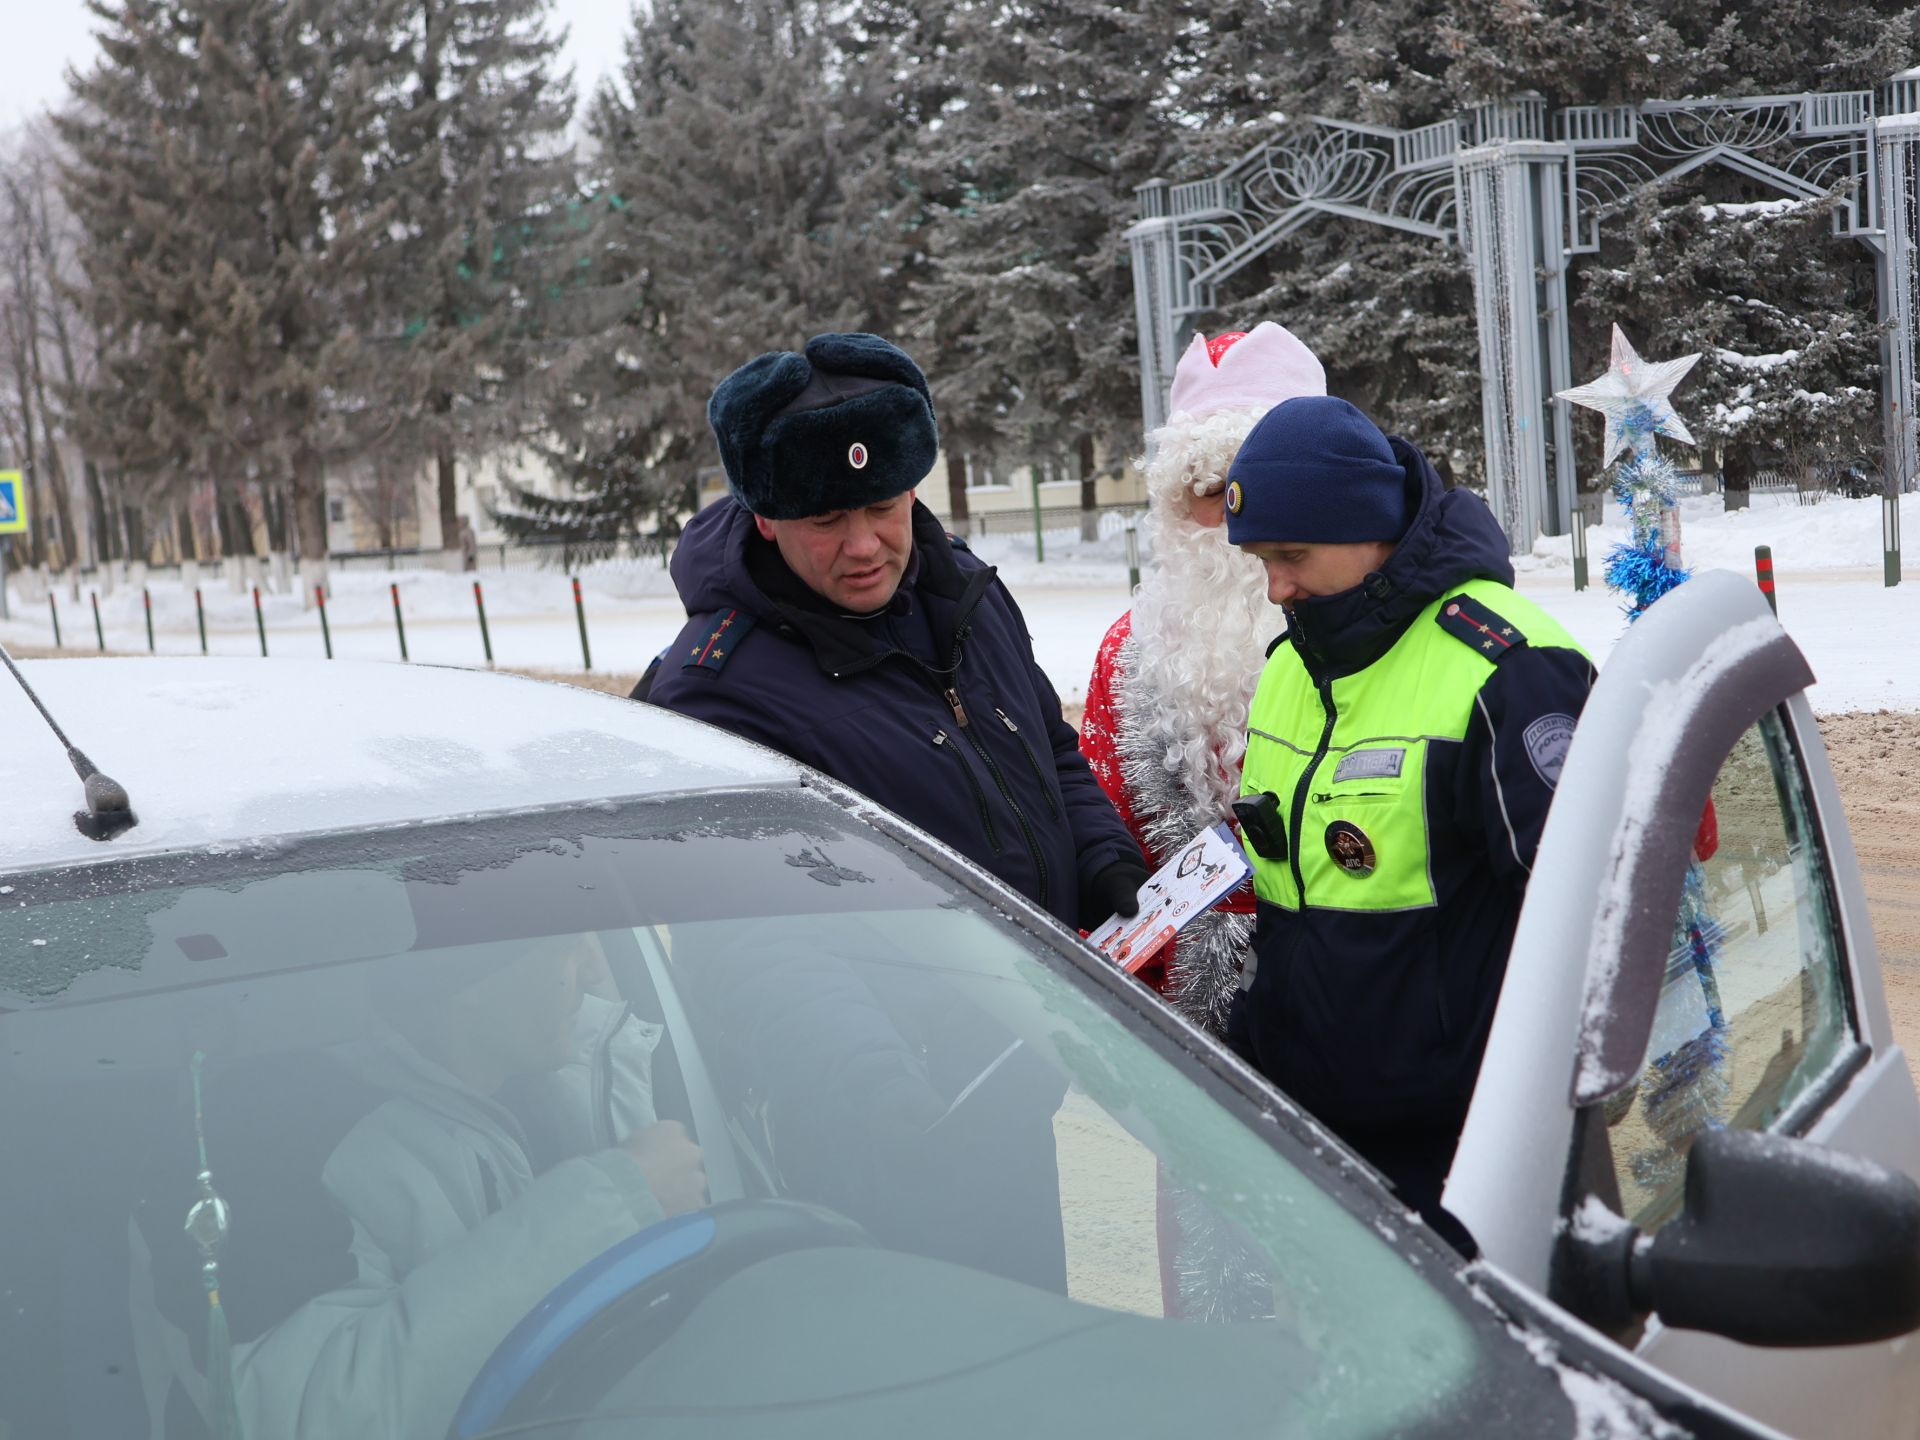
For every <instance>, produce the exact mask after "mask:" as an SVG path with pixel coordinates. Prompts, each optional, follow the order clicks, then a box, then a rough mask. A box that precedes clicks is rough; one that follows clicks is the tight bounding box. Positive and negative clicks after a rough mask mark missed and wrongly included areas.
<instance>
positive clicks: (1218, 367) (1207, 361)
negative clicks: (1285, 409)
mask: <svg viewBox="0 0 1920 1440" xmlns="http://www.w3.org/2000/svg"><path fill="white" fill-rule="evenodd" d="M1326 393H1327V372H1326V369H1325V367H1324V366H1322V365H1321V364H1320V361H1319V360H1318V359H1316V358H1315V356H1314V353H1313V352H1312V351H1311V350H1309V349H1308V348H1307V347H1306V346H1305V345H1304V344H1302V343H1301V341H1300V338H1299V337H1298V336H1297V335H1295V334H1294V333H1293V332H1292V331H1291V330H1289V329H1287V328H1286V326H1284V325H1276V324H1274V323H1273V322H1272V321H1271V320H1263V321H1262V322H1261V323H1260V324H1258V325H1256V326H1254V327H1253V329H1252V330H1250V331H1247V332H1245V333H1241V332H1239V331H1232V332H1229V333H1228V334H1225V335H1220V336H1217V337H1215V338H1214V339H1213V340H1208V339H1207V337H1206V336H1204V335H1202V334H1200V333H1199V332H1198V331H1195V332H1194V337H1193V343H1192V344H1190V345H1188V346H1187V353H1186V354H1184V355H1182V356H1181V357H1180V363H1179V365H1177V366H1176V367H1174V372H1173V393H1172V394H1171V395H1170V396H1169V397H1168V407H1167V408H1168V409H1169V411H1171V412H1172V413H1174V414H1178V413H1179V412H1181V411H1185V412H1186V413H1187V414H1188V415H1191V416H1193V417H1194V418H1195V419H1199V418H1201V417H1202V416H1206V415H1212V414H1215V413H1217V412H1219V411H1221V410H1258V411H1260V412H1261V413H1262V414H1264V413H1265V412H1267V411H1268V410H1271V409H1272V408H1273V407H1274V406H1276V405H1278V404H1279V403H1280V402H1281V401H1282V400H1293V399H1297V398H1299V397H1300V396H1302V395H1324V394H1326Z"/></svg>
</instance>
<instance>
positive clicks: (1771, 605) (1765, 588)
mask: <svg viewBox="0 0 1920 1440" xmlns="http://www.w3.org/2000/svg"><path fill="white" fill-rule="evenodd" d="M1753 573H1754V576H1755V578H1756V579H1758V580H1759V582H1760V593H1761V594H1762V595H1764V596H1766V597H1767V608H1768V609H1769V610H1771V611H1773V618H1774V619H1776V620H1778V619H1779V618H1780V602H1779V601H1778V600H1777V599H1775V598H1774V594H1773V547H1772V546H1771V545H1756V546H1754V547H1753Z"/></svg>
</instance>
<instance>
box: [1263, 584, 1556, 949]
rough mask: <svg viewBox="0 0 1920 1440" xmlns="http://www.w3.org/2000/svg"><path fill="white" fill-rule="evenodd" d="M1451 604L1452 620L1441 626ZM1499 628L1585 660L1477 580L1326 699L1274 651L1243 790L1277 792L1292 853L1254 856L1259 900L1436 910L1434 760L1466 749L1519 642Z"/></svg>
mask: <svg viewBox="0 0 1920 1440" xmlns="http://www.w3.org/2000/svg"><path fill="white" fill-rule="evenodd" d="M1463 597H1464V601H1465V603H1464V605H1463V606H1462V605H1460V603H1459V602H1461V601H1462V599H1463ZM1448 605H1455V606H1456V609H1455V610H1454V611H1453V612H1452V613H1451V614H1449V615H1448V616H1447V617H1446V618H1447V620H1448V624H1447V625H1444V626H1443V625H1442V624H1440V623H1437V622H1438V620H1439V619H1440V617H1441V614H1442V611H1443V609H1444V608H1445V607H1447V606H1448ZM1483 625H1484V629H1482V628H1481V627H1482V626H1483ZM1502 630H1517V631H1519V632H1520V635H1521V636H1523V637H1524V640H1523V641H1522V643H1524V644H1526V645H1529V646H1532V647H1534V648H1547V647H1565V648H1568V649H1571V650H1575V651H1579V649H1580V647H1579V645H1578V644H1577V643H1576V642H1575V641H1574V639H1573V637H1572V636H1571V635H1569V634H1568V633H1567V632H1566V630H1565V629H1564V628H1563V627H1562V626H1561V625H1560V624H1559V623H1558V622H1557V621H1555V620H1554V619H1553V618H1552V617H1551V616H1549V615H1548V614H1547V613H1546V612H1545V611H1543V610H1542V609H1541V608H1540V607H1539V606H1537V605H1535V604H1533V603H1532V602H1531V601H1529V600H1526V599H1524V598H1523V597H1521V596H1520V595H1519V594H1517V593H1515V592H1514V591H1513V590H1512V589H1511V588H1510V587H1508V586H1505V585H1502V584H1500V583H1499V582H1498V581H1493V580H1473V581H1469V582H1467V583H1466V584H1464V585H1460V586H1456V587H1454V588H1453V589H1450V590H1449V591H1447V593H1446V594H1445V595H1443V596H1442V597H1441V598H1440V599H1438V600H1436V601H1434V602H1433V603H1432V604H1431V605H1429V606H1427V607H1426V609H1424V610H1422V611H1421V612H1420V615H1419V616H1418V618H1416V619H1415V620H1414V622H1413V623H1412V624H1411V625H1409V626H1408V627H1407V629H1406V632H1405V633H1404V634H1403V635H1401V637H1400V638H1399V640H1398V641H1396V642H1395V643H1394V646H1393V648H1392V649H1391V650H1389V651H1388V652H1387V653H1386V654H1385V655H1383V656H1382V657H1381V658H1380V659H1378V660H1376V661H1374V663H1373V664H1371V665H1369V666H1368V667H1367V668H1366V669H1364V670H1362V671H1360V672H1359V673H1357V674H1353V675H1344V676H1341V677H1339V678H1337V679H1335V680H1333V681H1331V682H1329V683H1328V684H1327V686H1326V687H1325V690H1324V692H1323V691H1322V689H1321V688H1320V687H1317V686H1316V685H1315V684H1314V681H1313V678H1312V676H1311V675H1309V673H1308V671H1307V668H1306V665H1305V663H1304V662H1303V661H1302V659H1301V657H1300V655H1299V653H1298V651H1296V650H1295V649H1294V647H1293V646H1292V645H1288V644H1283V645H1280V646H1279V647H1277V648H1276V649H1275V650H1274V652H1273V654H1272V655H1271V656H1270V657H1269V658H1268V660H1267V664H1266V668H1265V669H1264V670H1263V671H1262V672H1261V674H1260V684H1259V688H1258V689H1257V690H1256V691H1255V692H1254V697H1253V707H1252V710H1251V712H1250V714H1249V716H1248V727H1247V728H1248V733H1247V757H1246V763H1245V766H1244V768H1243V770H1242V772H1241V776H1242V778H1241V790H1242V793H1243V794H1245V795H1249V796H1258V795H1261V794H1262V793H1266V792H1270V793H1271V794H1273V795H1274V796H1275V797H1276V799H1277V807H1276V808H1277V812H1278V816H1279V818H1280V820H1281V821H1282V823H1283V824H1284V839H1285V844H1284V849H1285V852H1286V853H1285V854H1284V855H1274V854H1259V853H1255V852H1254V850H1253V847H1252V846H1251V845H1249V847H1248V852H1249V853H1248V858H1249V859H1250V860H1251V861H1252V863H1253V889H1254V894H1255V896H1256V897H1257V898H1258V899H1259V900H1261V901H1264V902H1266V903H1267V904H1269V905H1274V906H1278V907H1280V908H1281V909H1283V910H1289V911H1300V910H1303V909H1304V910H1338V911H1369V912H1374V913H1385V912H1391V911H1408V910H1422V909H1429V908H1432V907H1433V906H1434V905H1435V904H1436V903H1437V897H1436V895H1435V892H1434V883H1433V865H1432V861H1431V848H1430V845H1429V840H1428V835H1429V826H1428V815H1427V806H1428V805H1429V803H1431V797H1430V796H1429V795H1428V793H1427V785H1426V777H1427V762H1428V756H1429V749H1430V747H1431V746H1432V745H1433V744H1434V743H1435V742H1454V743H1458V742H1461V741H1463V740H1464V739H1465V738H1466V734H1467V729H1468V726H1469V725H1470V723H1471V722H1472V718H1473V708H1474V699H1475V697H1476V696H1477V695H1478V694H1479V692H1480V688H1481V687H1482V686H1483V685H1485V684H1486V682H1487V680H1488V678H1489V677H1490V676H1491V675H1492V674H1493V672H1494V667H1495V665H1496V664H1497V663H1498V660H1499V657H1500V656H1501V655H1502V654H1503V653H1504V652H1505V650H1506V649H1507V648H1508V647H1509V646H1510V644H1511V643H1512V637H1511V636H1503V635H1502V634H1501V631H1502ZM1267 848H1268V849H1269V850H1272V849H1273V848H1275V847H1274V846H1273V845H1271V844H1269V845H1268V847H1267Z"/></svg>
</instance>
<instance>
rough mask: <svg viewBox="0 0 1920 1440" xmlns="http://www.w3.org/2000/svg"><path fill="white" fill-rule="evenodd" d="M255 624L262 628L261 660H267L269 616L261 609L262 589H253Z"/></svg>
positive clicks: (255, 587)
mask: <svg viewBox="0 0 1920 1440" xmlns="http://www.w3.org/2000/svg"><path fill="white" fill-rule="evenodd" d="M253 623H254V624H255V625H257V626H259V627H260V658H261V659H262V660H264V659H266V658H267V616H266V612H265V611H263V610H262V609H261V608H260V587H259V586H258V585H256V586H254V587H253Z"/></svg>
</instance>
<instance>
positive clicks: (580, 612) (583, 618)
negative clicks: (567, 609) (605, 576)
mask: <svg viewBox="0 0 1920 1440" xmlns="http://www.w3.org/2000/svg"><path fill="white" fill-rule="evenodd" d="M573 613H574V614H575V615H576V616H578V617H579V620H580V659H581V662H582V664H583V665H584V666H585V668H586V669H588V670H591V669H593V651H591V650H589V649H588V648H587V606H586V602H585V601H583V600H582V599H581V598H580V577H579V576H578V575H576V576H574V577H573Z"/></svg>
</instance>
